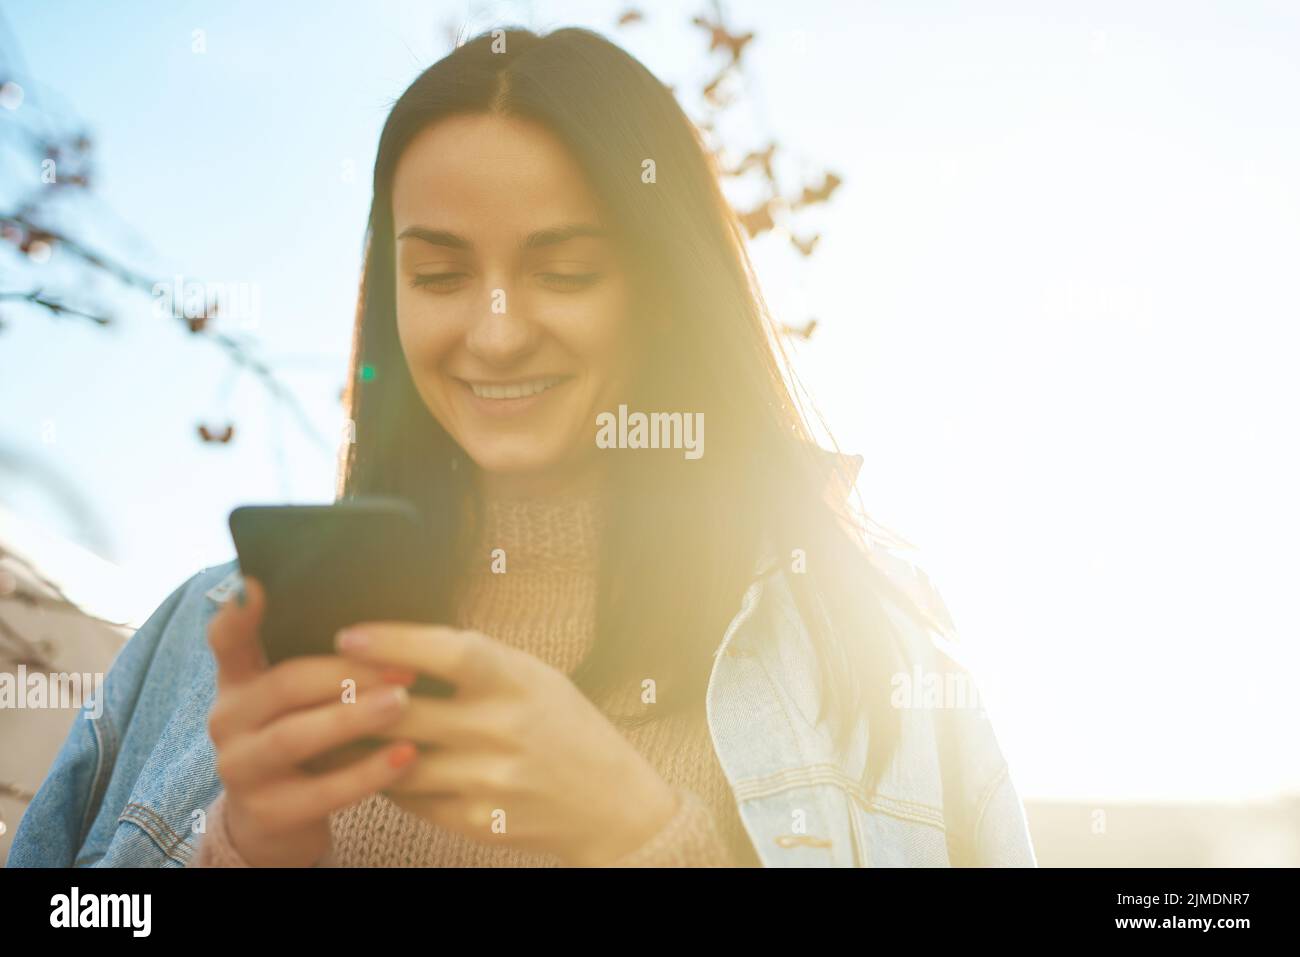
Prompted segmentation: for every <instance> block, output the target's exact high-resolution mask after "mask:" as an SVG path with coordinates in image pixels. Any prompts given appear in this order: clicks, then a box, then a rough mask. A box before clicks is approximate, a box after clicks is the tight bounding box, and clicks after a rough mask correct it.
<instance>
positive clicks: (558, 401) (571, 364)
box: [392, 114, 630, 484]
mask: <svg viewBox="0 0 1300 957" xmlns="http://www.w3.org/2000/svg"><path fill="white" fill-rule="evenodd" d="M629 175H630V174H629ZM392 203H393V225H394V233H395V242H396V252H397V331H398V336H399V338H400V340H401V343H402V349H403V351H404V352H405V355H406V362H407V365H408V366H409V367H410V370H411V377H412V378H413V379H414V381H415V387H416V389H417V390H418V391H419V393H420V396H421V398H423V400H424V403H425V405H426V406H427V407H428V409H429V411H430V412H431V413H432V414H433V416H434V417H435V418H436V419H437V420H438V422H439V423H441V424H442V426H443V428H445V429H446V430H447V432H448V433H449V434H450V435H451V437H452V438H453V439H454V440H455V441H456V442H457V443H458V444H459V445H460V447H461V448H462V449H464V451H465V453H466V454H467V455H468V456H469V457H470V458H471V459H472V460H473V461H474V462H475V464H477V465H478V466H479V467H480V468H481V469H482V470H483V471H484V472H485V473H488V474H489V475H494V476H497V477H498V478H500V479H505V480H507V481H523V482H524V483H525V484H527V483H529V482H532V481H535V480H538V479H541V480H549V479H554V478H556V477H573V476H576V475H581V474H585V473H587V472H588V471H590V470H591V466H592V465H593V464H594V463H595V459H594V458H593V456H594V455H595V454H596V453H597V452H598V451H599V450H598V449H597V447H596V444H595V434H596V415H597V413H599V412H601V411H605V410H611V409H615V408H617V405H618V402H617V397H618V396H619V395H620V394H622V393H623V388H624V384H625V379H626V364H627V359H628V356H627V351H628V350H627V344H626V340H627V326H628V319H627V311H628V297H627V285H628V283H627V278H626V274H625V269H624V263H623V262H622V260H621V255H620V251H619V249H618V248H617V245H616V242H615V240H614V238H613V236H612V235H606V234H603V233H601V232H600V230H601V229H602V227H603V228H608V225H609V224H608V223H607V222H606V221H605V219H604V217H602V215H601V208H600V205H599V203H598V201H597V200H596V198H595V197H594V196H593V195H592V194H591V192H590V191H589V189H588V186H587V183H586V180H585V177H584V175H583V173H582V171H581V169H580V168H579V167H578V165H577V163H576V162H575V161H574V160H573V158H572V157H571V156H570V155H569V153H568V151H567V150H566V149H565V148H564V146H563V145H562V143H561V142H560V141H559V140H558V139H556V138H555V137H554V136H553V134H551V133H550V132H549V131H548V130H546V129H545V128H544V127H542V126H540V125H538V124H535V123H531V122H529V121H526V120H521V119H517V118H503V117H499V116H492V115H487V114H481V115H480V114H474V115H461V116H452V117H448V118H446V119H443V120H441V121H439V122H438V123H436V124H434V125H433V126H432V127H430V128H428V129H426V130H424V131H423V132H422V133H420V134H419V135H417V136H416V137H415V138H414V139H413V140H412V141H411V143H410V145H409V146H408V147H407V148H406V150H405V152H404V153H403V154H402V156H401V158H400V160H399V161H398V164H397V168H396V170H395V172H394V179H393V195H392Z"/></svg>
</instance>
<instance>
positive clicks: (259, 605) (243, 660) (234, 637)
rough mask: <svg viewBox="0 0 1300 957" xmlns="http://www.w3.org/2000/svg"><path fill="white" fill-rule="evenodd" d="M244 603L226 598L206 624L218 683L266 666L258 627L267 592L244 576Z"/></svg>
mask: <svg viewBox="0 0 1300 957" xmlns="http://www.w3.org/2000/svg"><path fill="white" fill-rule="evenodd" d="M240 594H242V595H243V604H241V603H240V600H239V598H238V597H236V598H234V599H227V600H226V601H225V602H223V603H222V605H221V608H220V609H219V610H218V611H217V613H216V614H215V615H214V616H213V617H212V621H211V622H210V623H209V624H208V644H209V645H210V646H211V648H212V655H213V657H214V658H215V659H216V662H217V687H218V688H224V687H229V686H231V685H237V684H239V683H241V682H244V681H248V680H250V679H251V678H252V677H254V676H255V675H257V674H258V673H260V672H261V671H263V670H265V668H266V667H267V665H266V655H265V654H264V653H263V651H262V641H261V637H260V634H259V628H260V627H261V623H262V613H263V611H264V609H265V607H266V592H265V590H264V589H263V588H262V585H261V583H260V582H259V581H257V579H255V578H245V579H244V580H243V591H242V592H241V593H240Z"/></svg>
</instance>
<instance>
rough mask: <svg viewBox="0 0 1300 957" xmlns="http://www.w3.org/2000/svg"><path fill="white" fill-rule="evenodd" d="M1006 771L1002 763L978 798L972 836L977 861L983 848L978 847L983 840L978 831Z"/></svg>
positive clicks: (1006, 766) (1007, 767) (1007, 768)
mask: <svg viewBox="0 0 1300 957" xmlns="http://www.w3.org/2000/svg"><path fill="white" fill-rule="evenodd" d="M1008 770H1009V765H1007V764H1006V763H1003V765H1002V767H1001V768H999V769H998V773H997V774H995V775H993V780H992V781H991V782H990V783H989V785H988V786H987V787H986V788H985V789H984V794H983V795H982V796H981V797H980V803H979V810H978V811H977V812H976V815H975V835H974V837H975V855H976V857H977V858H978V859H982V854H983V848H982V847H981V846H980V842H981V841H982V840H983V838H982V835H981V834H980V830H981V829H982V827H983V825H984V815H985V814H986V813H987V812H988V809H989V802H990V801H992V800H993V795H994V794H996V793H997V789H998V787H999V786H1000V785H1001V784H1002V782H1003V780H1005V778H1006V776H1007V772H1008Z"/></svg>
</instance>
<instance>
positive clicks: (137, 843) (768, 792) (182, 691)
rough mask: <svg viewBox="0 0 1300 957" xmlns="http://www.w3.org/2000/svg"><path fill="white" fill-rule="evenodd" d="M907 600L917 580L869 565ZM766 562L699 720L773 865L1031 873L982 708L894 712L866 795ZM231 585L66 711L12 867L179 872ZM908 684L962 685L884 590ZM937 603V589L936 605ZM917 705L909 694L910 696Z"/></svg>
mask: <svg viewBox="0 0 1300 957" xmlns="http://www.w3.org/2000/svg"><path fill="white" fill-rule="evenodd" d="M879 562H880V565H879V567H881V568H882V569H883V570H884V571H886V573H887V574H888V576H889V578H890V580H891V581H892V582H893V583H894V584H896V585H898V587H899V593H900V594H902V595H906V594H907V592H908V589H909V587H910V586H912V585H913V584H914V583H915V582H916V581H917V579H916V578H915V577H914V574H913V573H914V569H912V568H911V566H910V565H908V564H907V563H906V562H904V561H903V560H902V559H900V558H898V557H897V556H892V555H890V556H886V555H885V554H884V553H883V552H882V553H881V555H880V558H879ZM790 574H794V572H786V571H785V570H784V569H782V568H780V567H778V566H777V565H776V563H775V562H774V561H772V560H771V559H768V560H767V561H766V562H764V563H762V564H761V566H760V574H759V575H758V576H757V577H756V578H755V580H754V581H753V583H752V584H751V585H750V586H749V588H748V590H747V591H746V593H745V595H744V597H743V599H742V602H741V607H740V609H739V611H738V612H737V613H736V615H735V617H734V618H733V620H732V621H731V623H730V625H729V627H728V628H727V629H726V632H725V634H724V635H723V637H722V640H721V642H720V644H719V645H718V648H717V650H716V652H715V654H714V664H713V667H712V673H711V675H710V679H709V683H708V691H707V701H706V706H707V708H706V713H707V716H708V724H709V730H710V733H711V735H712V738H713V743H714V747H715V750H716V752H717V755H718V758H719V761H720V763H721V765H722V768H723V770H724V772H725V774H726V776H727V778H728V781H729V782H730V784H731V787H732V789H733V791H734V797H735V800H736V802H737V807H738V810H739V814H740V817H741V820H742V821H743V823H744V825H745V828H746V830H747V831H748V834H749V837H750V839H751V841H752V842H753V846H754V849H755V851H756V853H757V855H758V857H759V860H760V861H761V862H762V864H763V865H764V866H767V867H868V866H870V867H882V866H884V867H889V866H972V865H973V866H1029V867H1032V866H1036V861H1035V857H1034V851H1033V847H1032V844H1031V841H1030V837H1029V832H1028V828H1027V826H1026V820H1025V815H1024V809H1023V807H1022V805H1021V802H1020V798H1019V796H1018V794H1017V792H1016V790H1015V788H1014V786H1013V784H1012V781H1011V778H1010V776H1009V774H1008V768H1007V764H1006V761H1005V760H1004V759H1003V756H1002V753H1001V751H1000V749H999V747H998V743H997V740H996V737H995V735H994V733H993V730H992V726H991V723H990V721H989V719H988V716H987V714H986V713H985V711H984V709H983V707H982V706H980V705H978V704H977V705H975V706H970V705H969V703H967V704H966V705H965V706H962V707H948V706H945V707H932V706H924V707H917V706H910V707H902V708H900V714H901V717H902V722H901V724H902V728H901V739H900V744H899V747H898V749H897V751H896V754H895V757H894V759H893V760H892V763H891V764H890V765H889V767H888V768H887V769H886V772H885V774H884V777H883V779H882V780H881V782H880V784H879V786H878V787H877V789H876V790H875V792H873V793H870V794H868V793H867V792H866V790H865V789H864V788H863V786H862V784H861V781H862V780H863V775H864V771H865V768H866V752H867V731H868V728H867V726H866V722H865V721H861V722H858V727H857V731H856V732H855V734H854V735H853V737H852V739H851V740H849V741H847V742H837V741H835V740H834V739H833V738H832V735H831V733H830V731H829V729H828V728H827V726H826V725H825V723H817V722H816V716H817V711H818V708H817V705H818V700H819V698H818V690H817V688H818V679H817V669H816V659H815V656H814V654H813V646H812V644H811V639H810V636H809V634H808V631H807V629H806V628H805V626H804V623H803V621H802V620H801V618H800V615H799V613H798V611H797V608H796V605H795V602H794V599H793V595H792V593H791V591H790V582H789V579H788V577H787V576H788V575H790ZM238 585H239V571H238V563H237V562H236V561H231V562H228V563H226V564H223V565H217V566H214V567H211V568H207V569H204V570H203V571H201V572H199V573H198V574H196V575H194V576H193V577H191V578H190V579H189V580H188V581H186V582H185V583H184V584H183V585H181V586H180V587H179V588H177V589H176V590H175V591H174V592H173V593H172V594H171V595H170V596H169V597H168V598H167V599H166V600H165V601H164V602H163V603H162V605H160V606H159V607H158V609H157V610H156V611H155V612H154V613H153V614H152V615H151V616H150V618H149V619H148V620H147V621H146V622H145V623H144V624H143V625H142V626H141V627H140V629H139V630H138V631H137V632H136V633H135V634H134V635H133V636H132V637H131V639H130V640H129V641H128V642H127V643H126V645H125V646H124V647H123V649H122V651H121V652H120V653H119V655H118V657H117V659H116V660H115V661H114V663H113V666H112V668H111V670H110V672H109V674H108V675H107V677H106V679H105V682H104V689H103V695H104V698H105V700H104V702H103V712H102V714H101V715H100V717H98V718H91V717H90V711H91V709H92V707H93V704H88V705H87V706H86V707H85V708H84V709H83V711H82V713H81V714H79V715H78V717H77V718H76V719H74V721H73V723H72V729H71V731H70V732H69V733H68V736H67V739H66V740H65V741H64V743H63V745H62V747H61V749H60V751H59V752H58V754H57V756H56V758H55V760H54V763H53V766H52V767H51V769H50V771H49V774H48V775H47V777H46V779H45V781H44V783H43V784H42V785H41V787H40V789H39V791H38V792H37V793H36V795H35V797H34V799H33V800H32V802H31V804H30V805H29V807H28V808H27V812H26V814H25V815H24V816H23V818H22V821H21V823H20V825H19V828H18V831H17V833H16V834H15V835H14V842H13V846H12V848H11V849H10V854H9V865H10V866H15V867H22V866H37V867H40V866H56V867H66V866H95V867H181V866H184V865H185V864H186V863H187V862H188V861H189V860H190V857H191V856H192V855H193V854H194V852H195V849H196V847H197V844H198V840H199V838H200V837H201V834H202V830H203V828H202V822H203V819H204V811H203V810H202V809H204V808H206V807H207V806H208V805H209V804H210V803H211V802H212V800H213V799H215V798H216V796H217V795H218V793H219V792H220V790H221V781H220V779H219V778H218V777H217V774H216V770H215V752H214V749H213V745H212V741H211V739H210V738H209V736H208V728H207V721H208V711H209V709H210V707H211V705H212V702H213V698H214V696H215V694H216V672H215V662H214V659H213V657H212V653H211V650H210V648H209V646H208V643H207V625H208V622H209V620H210V619H211V618H212V616H213V614H214V613H215V612H216V610H217V608H218V607H219V605H220V603H221V602H222V601H224V600H226V598H227V597H229V596H230V595H231V593H232V592H233V590H234V589H236V588H237V587H238ZM882 597H883V598H884V599H885V603H886V608H887V613H888V614H889V616H890V618H891V620H893V621H894V622H895V624H896V625H898V626H899V630H900V632H901V634H902V636H903V640H904V641H903V643H904V650H905V655H906V657H907V659H908V664H909V666H910V667H911V668H912V669H913V672H914V673H915V674H917V675H947V676H953V675H955V676H958V677H963V676H966V675H967V673H966V671H965V669H964V668H963V667H962V666H961V665H960V664H959V663H958V662H957V661H956V660H955V659H954V658H953V657H952V656H950V655H949V654H948V653H946V652H945V651H944V650H943V645H942V644H941V643H940V641H939V640H937V639H936V638H935V635H934V632H935V631H936V629H934V628H930V627H927V626H926V625H925V624H923V623H922V621H921V620H920V619H918V617H917V616H916V615H914V614H912V613H910V612H909V611H907V610H906V607H907V603H906V601H904V600H902V599H901V598H900V597H899V595H898V594H893V593H892V592H891V593H890V594H887V595H885V596H882ZM935 597H936V598H937V596H935ZM912 704H913V705H915V702H912Z"/></svg>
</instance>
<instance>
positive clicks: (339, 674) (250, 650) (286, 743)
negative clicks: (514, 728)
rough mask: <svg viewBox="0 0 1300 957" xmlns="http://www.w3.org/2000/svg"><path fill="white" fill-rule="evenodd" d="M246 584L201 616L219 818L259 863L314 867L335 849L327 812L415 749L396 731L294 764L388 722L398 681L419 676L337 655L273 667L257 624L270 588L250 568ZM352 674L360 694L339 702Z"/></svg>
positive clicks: (400, 696)
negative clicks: (212, 678)
mask: <svg viewBox="0 0 1300 957" xmlns="http://www.w3.org/2000/svg"><path fill="white" fill-rule="evenodd" d="M244 593H245V601H244V603H243V604H242V605H241V604H240V603H239V602H238V601H236V600H232V601H227V602H226V603H225V604H224V605H223V606H222V607H221V609H220V610H219V611H218V612H217V614H216V615H215V616H213V618H212V622H211V623H210V624H209V626H208V643H209V644H210V645H211V647H212V653H213V655H214V656H215V658H216V662H217V695H216V700H215V701H214V702H213V704H212V710H211V712H210V713H209V715H208V733H209V735H210V736H211V737H212V743H213V744H214V745H215V747H216V752H217V761H216V769H217V774H218V776H219V777H220V778H221V782H222V786H223V788H224V790H225V795H226V797H225V815H226V828H227V832H228V834H229V836H230V840H231V843H233V844H234V846H235V849H236V850H237V851H238V852H239V854H240V856H241V857H243V859H244V860H245V861H247V862H248V863H249V864H251V865H253V866H254V867H309V866H311V865H313V864H315V863H316V862H317V861H318V860H319V859H320V858H321V857H322V856H323V855H324V854H325V853H326V852H327V851H328V850H329V849H330V830H329V815H330V813H331V812H333V811H335V810H338V809H340V808H344V807H347V806H349V805H351V804H355V803H356V802H357V801H359V800H361V799H362V798H364V797H366V796H367V795H369V794H371V793H374V792H376V791H381V790H383V789H384V788H387V787H389V786H390V785H392V784H393V783H394V782H395V781H397V780H398V779H400V778H401V777H402V775H403V774H405V773H406V771H407V770H409V768H410V767H411V764H412V762H413V760H414V759H415V757H416V753H417V750H416V747H415V745H413V744H412V743H410V742H395V743H392V744H387V745H385V746H384V747H381V748H378V749H377V750H374V751H372V752H371V753H368V754H365V756H364V757H360V758H357V759H356V760H354V761H352V762H351V763H348V764H346V765H344V766H342V767H335V768H333V769H331V770H328V771H325V772H323V773H319V774H311V773H307V772H305V771H304V770H303V769H302V768H301V767H300V766H301V765H302V764H304V763H305V762H308V761H309V760H310V759H312V758H319V757H322V756H324V757H326V758H328V757H329V754H328V753H329V752H333V753H335V754H342V753H347V749H346V748H340V746H341V745H349V744H352V743H353V742H355V741H356V740H357V739H359V738H365V737H370V736H373V735H376V733H377V732H379V731H381V730H383V729H384V728H387V727H388V726H390V725H392V724H394V723H395V722H396V721H397V720H398V719H399V718H400V717H401V716H402V714H403V712H404V711H405V710H406V706H407V693H406V689H405V688H404V687H403V685H409V684H411V683H412V682H413V681H414V680H415V676H414V675H413V674H410V673H401V672H398V673H394V672H391V671H382V670H380V669H378V668H375V667H373V666H367V665H363V664H360V663H358V662H354V661H351V660H348V659H346V658H344V657H342V656H341V655H316V656H304V657H300V658H293V659H290V660H288V661H282V662H280V663H279V664H276V665H273V666H268V665H267V663H266V657H265V655H264V654H263V652H262V643H261V638H260V635H259V628H260V625H261V621H262V615H263V611H264V608H265V601H266V593H265V591H264V589H263V588H262V586H261V583H260V582H258V581H257V580H256V579H253V578H245V579H244ZM348 679H352V680H353V681H355V689H356V696H355V703H345V702H344V701H343V691H344V688H345V687H346V686H345V684H344V683H345V682H346V681H347V680H348ZM335 749H339V750H337V751H336V750H335ZM325 766H326V767H328V766H329V765H328V763H327V764H326V765H325Z"/></svg>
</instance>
